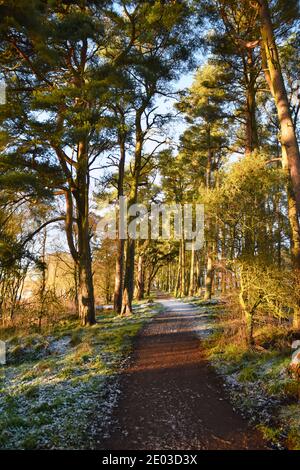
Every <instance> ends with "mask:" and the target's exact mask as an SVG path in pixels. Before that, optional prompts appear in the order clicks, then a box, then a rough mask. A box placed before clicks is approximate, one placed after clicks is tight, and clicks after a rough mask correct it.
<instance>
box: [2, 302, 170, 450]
mask: <svg viewBox="0 0 300 470" xmlns="http://www.w3.org/2000/svg"><path fill="white" fill-rule="evenodd" d="M160 309H161V306H159V305H157V304H156V305H153V304H151V303H146V304H145V303H144V304H139V305H138V304H136V305H135V313H134V315H131V316H128V317H126V318H124V317H120V316H118V315H116V314H114V313H113V312H110V311H107V312H106V311H104V312H100V313H99V314H98V315H97V324H96V325H94V326H93V327H91V328H82V327H81V326H79V325H78V319H77V318H73V319H69V318H66V319H65V320H63V321H61V322H60V323H59V324H56V325H55V326H53V327H51V326H49V327H48V328H47V329H46V330H45V329H43V331H41V332H39V331H36V330H34V329H33V330H32V329H30V328H29V329H25V330H24V331H19V330H16V331H15V330H14V329H7V330H6V331H5V330H3V329H2V330H1V331H0V337H1V339H2V340H5V341H6V347H7V365H5V366H0V448H1V449H82V448H84V449H93V448H95V446H96V444H97V436H98V435H99V434H100V435H103V434H105V428H106V427H107V426H108V425H109V421H110V416H111V412H112V409H113V405H114V403H115V401H116V399H117V397H118V394H119V386H118V383H119V376H120V373H121V371H122V368H123V367H125V364H126V360H127V359H128V357H129V355H130V353H131V350H132V340H133V338H135V337H136V335H137V333H138V331H139V330H140V329H141V328H142V326H143V325H144V324H145V323H146V322H148V321H149V320H150V319H151V318H152V317H153V316H154V315H156V314H157V313H158V312H159V311H160ZM95 417H96V418H97V419H95Z"/></svg>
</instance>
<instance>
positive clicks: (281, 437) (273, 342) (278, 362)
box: [196, 301, 300, 450]
mask: <svg viewBox="0 0 300 470" xmlns="http://www.w3.org/2000/svg"><path fill="white" fill-rule="evenodd" d="M196 302H197V303H198V304H199V305H200V306H201V302H199V301H196ZM216 308H217V309H218V311H219V313H218V315H214V321H213V323H212V325H213V329H212V331H211V334H210V336H209V337H208V338H207V339H206V340H204V346H205V349H206V351H207V356H208V358H209V360H210V361H211V363H212V364H213V366H214V367H215V369H216V371H217V373H218V374H220V375H221V376H222V378H223V380H224V388H225V390H226V392H227V393H228V395H229V398H230V400H231V402H232V403H233V405H234V407H236V408H238V409H239V410H240V412H241V413H242V414H243V415H244V416H246V417H247V418H248V419H249V420H250V422H252V423H253V424H255V425H256V426H258V427H259V428H260V430H261V431H262V432H263V434H264V436H265V438H266V439H267V440H268V441H270V442H271V443H272V444H273V445H274V447H277V448H287V449H292V450H300V404H299V396H300V395H299V387H300V384H299V382H297V381H296V380H294V379H293V378H292V377H291V376H290V375H289V373H288V370H287V366H288V364H289V362H290V360H291V349H290V345H289V342H288V339H287V331H286V330H284V328H282V329H280V328H278V327H277V328H274V329H272V328H271V329H270V327H263V328H261V329H259V330H258V331H257V344H258V347H257V348H256V349H254V350H249V349H247V347H246V346H245V344H244V342H243V341H242V340H241V338H240V336H239V332H240V325H239V324H238V322H237V321H236V319H234V318H232V316H231V314H230V312H228V311H226V308H225V307H224V306H219V307H216V306H214V305H211V306H208V305H206V306H205V310H206V311H207V309H210V311H211V312H212V313H213V312H214V313H215V312H216ZM260 344H267V345H268V346H267V348H266V347H262V346H260Z"/></svg>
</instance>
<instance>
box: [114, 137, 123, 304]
mask: <svg viewBox="0 0 300 470" xmlns="http://www.w3.org/2000/svg"><path fill="white" fill-rule="evenodd" d="M119 146H120V161H119V178H118V198H119V202H120V197H122V196H123V194H124V188H123V186H124V170H125V158H126V153H125V138H124V136H120V137H119ZM118 214H119V215H120V207H119V212H118ZM117 224H118V226H117V255H116V273H115V289H114V310H115V311H116V312H117V313H121V310H122V293H123V269H124V251H125V240H124V239H121V238H120V222H119V221H118V222H117Z"/></svg>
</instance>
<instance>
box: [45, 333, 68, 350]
mask: <svg viewBox="0 0 300 470" xmlns="http://www.w3.org/2000/svg"><path fill="white" fill-rule="evenodd" d="M70 343H71V337H70V336H65V337H63V338H60V339H58V340H56V341H52V342H51V343H50V345H49V351H50V352H51V354H53V353H54V354H64V353H65V352H66V350H67V349H68V347H69V346H70Z"/></svg>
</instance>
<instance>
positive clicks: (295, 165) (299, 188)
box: [258, 0, 300, 215]
mask: <svg viewBox="0 0 300 470" xmlns="http://www.w3.org/2000/svg"><path fill="white" fill-rule="evenodd" d="M258 5H259V14H260V19H261V36H262V40H261V53H262V62H263V69H264V71H265V76H266V80H267V82H268V85H269V88H270V91H271V93H272V96H273V98H274V101H275V105H276V109H277V114H278V119H279V124H280V131H281V139H280V140H281V146H282V148H283V149H284V153H285V155H286V159H287V165H288V171H289V176H290V179H291V183H292V190H293V192H294V195H295V200H296V206H297V213H298V215H299V213H300V153H299V145H298V141H297V135H296V130H295V126H294V123H293V119H292V115H291V110H290V104H289V100H288V96H287V92H286V88H285V84H284V79H283V75H282V70H281V65H280V60H279V54H278V49H277V45H276V41H275V37H274V29H273V25H272V20H271V13H270V8H269V2H268V0H260V1H259V2H258Z"/></svg>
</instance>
